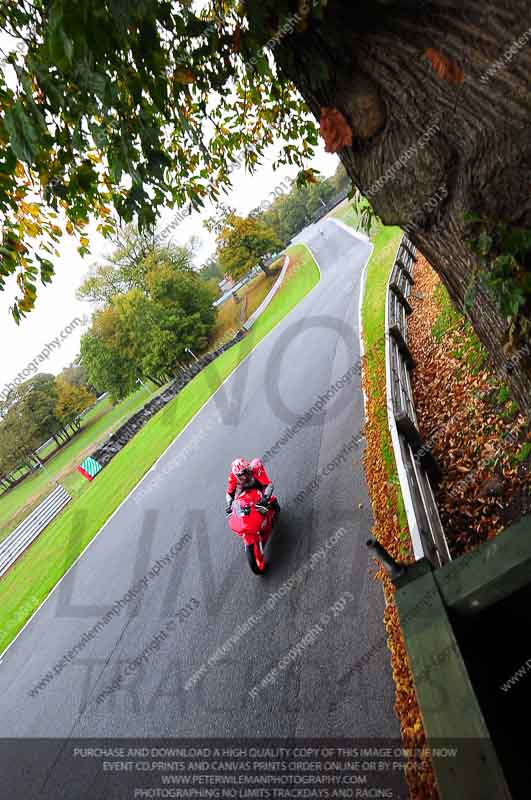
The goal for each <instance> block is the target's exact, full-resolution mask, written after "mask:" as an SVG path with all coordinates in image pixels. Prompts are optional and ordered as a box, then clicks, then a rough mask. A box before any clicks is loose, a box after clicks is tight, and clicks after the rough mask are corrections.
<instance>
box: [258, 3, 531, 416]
mask: <svg viewBox="0 0 531 800" xmlns="http://www.w3.org/2000/svg"><path fill="white" fill-rule="evenodd" d="M277 4H278V0H260V3H258V0H248V5H249V14H250V18H251V22H252V18H253V13H255V14H256V19H257V20H258V19H260V16H261V14H263V7H264V5H265V6H267V7H268V10H270V11H271V14H272V15H273V16H272V17H271V24H272V25H273V26H274V24H280V20H279V19H278V17H277V18H275V17H274V13H275V7H276V6H277ZM310 6H311V3H310ZM301 7H302V6H299V4H298V3H296V2H294V3H293V12H297V10H298V8H301ZM260 8H261V9H262V11H261V12H260ZM277 20H278V22H277ZM511 47H512V50H509V48H511ZM426 51H428V53H426ZM273 52H274V56H275V59H276V61H277V63H278V65H279V66H280V67H281V69H282V70H283V71H284V73H285V74H286V75H287V76H288V77H289V78H290V79H291V80H292V81H293V82H294V83H295V85H296V86H297V87H298V89H299V91H300V92H301V93H302V95H303V97H304V98H305V100H306V102H307V103H308V106H309V107H310V109H311V111H312V112H313V114H314V115H315V117H316V118H317V119H319V118H320V115H321V108H323V107H325V108H335V109H338V110H339V111H340V112H341V113H342V114H343V116H344V117H345V119H346V120H347V122H348V124H349V126H350V127H351V128H352V130H353V142H352V146H346V147H344V148H343V149H341V150H340V152H339V156H340V158H341V161H342V162H343V164H344V166H345V168H346V169H347V171H348V173H349V175H350V176H351V177H352V179H353V180H354V183H355V184H356V186H357V187H358V188H359V189H360V190H361V192H362V193H363V194H365V195H368V196H370V200H371V204H372V206H373V208H374V209H375V211H376V212H377V214H378V215H379V216H380V217H381V218H382V220H383V222H384V223H385V224H386V225H399V226H401V227H406V226H408V225H410V226H411V234H410V235H411V239H412V240H413V242H414V243H415V244H416V245H417V246H418V247H419V249H420V250H421V252H422V253H423V254H424V255H425V256H426V258H427V259H428V260H429V261H430V263H431V264H432V265H433V267H434V268H435V269H436V270H437V272H438V274H439V275H440V277H441V279H442V281H443V283H444V284H445V286H446V287H447V289H448V291H449V293H450V296H451V297H452V299H453V300H454V302H455V303H456V305H457V306H458V307H459V308H460V309H461V310H465V302H464V301H465V295H466V294H467V289H469V288H470V286H471V282H472V279H473V277H474V275H475V273H476V270H478V269H479V268H480V266H481V264H480V261H479V259H478V258H477V256H476V255H474V253H473V252H472V250H471V248H470V245H469V243H468V241H467V239H468V237H469V231H468V229H467V228H466V225H467V221H466V220H467V215H469V214H472V213H473V214H478V215H480V216H481V217H483V218H487V219H489V220H493V221H503V222H505V223H507V224H510V225H517V226H521V227H523V228H528V229H529V228H531V199H530V192H529V186H530V184H531V141H530V136H529V117H530V112H531V92H530V91H529V85H528V82H529V75H530V73H531V11H530V7H529V3H528V2H527V0H469V2H467V3H462V2H460V0H435V2H429V0H423V1H422V0H421V1H420V2H416V0H395V2H393V0H391V2H389V0H385V2H384V0H380V2H377V0H370V2H369V0H367V2H364V3H361V2H360V3H345V2H341V0H330V2H328V4H327V5H326V7H325V10H324V15H323V19H322V20H321V21H318V20H312V21H311V22H310V25H309V26H308V27H307V29H306V30H305V31H304V32H299V33H297V32H295V33H294V34H293V35H291V36H284V37H283V38H281V40H280V43H279V44H278V46H277V47H275V49H274V51H273ZM498 60H499V61H498ZM421 137H424V138H423V139H421ZM398 159H401V161H400V162H399V161H398ZM391 168H393V170H392V172H389V170H390V169H391ZM386 173H387V174H386ZM380 179H381V180H380ZM378 181H380V183H379V184H378V183H377V182H378ZM441 197H442V200H441V199H440V198H441ZM433 198H437V201H436V208H435V209H434V210H432V211H429V212H428V213H427V214H426V213H424V212H423V213H422V214H420V215H419V211H420V210H422V209H423V208H426V207H427V206H428V204H429V203H430V202H431V201H432V199H433ZM412 223H414V224H412ZM524 266H525V269H526V270H528V269H529V267H528V265H524ZM498 308H499V305H498V302H497V301H496V298H494V297H493V296H492V295H491V294H490V293H489V292H488V291H487V290H486V289H485V288H483V287H482V286H477V289H476V293H475V297H474V299H473V302H472V305H471V306H470V308H469V309H468V311H467V313H468V316H469V318H470V320H471V322H472V325H473V327H474V329H475V331H476V332H477V334H478V336H479V338H480V339H481V341H482V342H483V344H484V345H485V346H486V348H487V350H488V352H489V354H490V356H491V358H492V362H493V365H494V367H495V368H496V369H497V371H498V373H499V374H500V375H501V376H503V378H504V379H505V380H506V381H507V382H508V384H509V386H510V389H511V390H512V393H513V395H514V398H515V399H516V400H517V402H518V403H519V405H520V407H521V408H522V410H523V411H524V412H525V413H527V415H528V416H531V359H530V358H529V356H528V355H525V353H524V355H523V357H522V355H521V354H522V348H525V347H526V337H525V336H524V337H522V338H520V340H519V341H517V342H516V343H514V344H511V343H509V342H508V323H507V320H506V319H505V318H503V317H502V315H501V313H500V311H499V310H498ZM530 308H531V297H528V296H527V295H526V305H525V306H524V309H523V313H522V317H525V319H530V318H531V313H530V311H529V309H530ZM527 342H529V337H527ZM504 348H505V350H504ZM517 354H519V355H518V358H516V355H517ZM511 357H513V369H512V371H510V370H511V364H510V362H509V359H510V358H511Z"/></svg>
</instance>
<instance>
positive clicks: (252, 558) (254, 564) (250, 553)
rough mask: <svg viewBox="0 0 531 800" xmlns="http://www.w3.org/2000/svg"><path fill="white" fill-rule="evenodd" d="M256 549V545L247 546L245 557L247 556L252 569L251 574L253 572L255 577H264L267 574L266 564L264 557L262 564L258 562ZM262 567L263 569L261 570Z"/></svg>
mask: <svg viewBox="0 0 531 800" xmlns="http://www.w3.org/2000/svg"><path fill="white" fill-rule="evenodd" d="M254 548H255V545H254V544H247V545H245V555H246V556H247V561H248V563H249V566H250V568H251V572H253V573H254V574H255V575H263V574H264V572H265V563H264V560H263V556H262V559H261V562H262V563H261V564H260V562H259V561H257V558H256V555H255V551H254ZM260 566H261V567H262V568H261V569H260Z"/></svg>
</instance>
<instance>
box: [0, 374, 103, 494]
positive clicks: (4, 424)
mask: <svg viewBox="0 0 531 800" xmlns="http://www.w3.org/2000/svg"><path fill="white" fill-rule="evenodd" d="M95 400H96V396H95V394H94V393H93V392H92V391H91V389H90V388H89V386H88V385H87V383H86V376H85V374H84V370H83V369H82V367H80V366H79V365H72V366H70V367H67V368H66V369H65V370H63V372H62V373H61V374H60V375H58V376H57V377H56V376H54V375H49V374H46V373H37V374H36V375H34V376H33V377H31V378H30V379H29V380H27V381H25V382H24V383H21V384H20V385H19V386H16V387H15V388H14V389H12V390H11V391H10V392H9V394H8V395H7V397H6V399H5V400H3V401H2V402H1V403H0V485H1V486H3V487H4V488H9V487H10V486H12V485H13V483H14V482H15V479H14V477H13V475H12V473H13V472H15V471H16V470H17V469H20V468H24V467H25V468H26V469H28V470H29V471H30V472H31V471H33V470H36V469H38V468H39V467H41V466H42V460H41V458H40V457H39V455H38V454H37V450H38V449H39V448H40V446H41V445H42V444H43V443H44V442H45V441H47V440H48V439H53V440H54V441H55V443H56V445H57V446H58V447H60V446H61V445H63V444H65V443H66V442H68V441H69V440H70V438H71V437H72V436H73V435H74V434H76V433H77V432H78V431H79V428H80V425H81V422H80V418H79V415H80V414H81V412H82V411H84V410H85V409H86V408H88V406H91V405H92V404H93V403H94V402H95Z"/></svg>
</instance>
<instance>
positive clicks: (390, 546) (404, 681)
mask: <svg viewBox="0 0 531 800" xmlns="http://www.w3.org/2000/svg"><path fill="white" fill-rule="evenodd" d="M379 362H380V363H379V369H378V371H377V372H376V373H374V372H373V373H372V375H371V376H370V378H369V375H368V369H367V356H365V357H364V361H363V372H362V384H363V389H364V391H365V393H366V395H367V409H366V417H367V422H366V426H365V437H366V440H367V448H366V450H365V453H364V456H363V463H364V468H365V475H366V478H367V484H368V488H369V495H370V498H371V506H372V512H373V517H374V527H373V530H372V533H373V536H374V538H375V539H377V540H378V541H379V542H380V544H382V545H383V547H385V549H386V550H387V551H388V552H389V553H390V554H391V555H392V556H393V557H394V558H396V559H398V560H400V561H403V560H404V554H403V548H404V532H403V531H402V530H401V529H400V525H399V520H398V516H397V513H396V510H397V487H396V484H393V483H392V482H391V480H390V477H391V476H390V475H389V473H388V468H387V465H386V463H385V461H384V459H383V454H382V445H383V442H382V437H385V438H386V443H387V446H388V447H391V438H390V435H389V431H388V430H387V428H385V429H384V428H383V427H382V424H381V422H380V421H379V420H380V419H381V416H382V413H383V414H384V415H386V413H387V412H386V405H385V404H386V393H385V361H384V358H383V357H382V358H381V359H379ZM384 418H386V417H384ZM408 539H409V536H408ZM407 560H408V561H413V556H412V554H411V552H410V554H409V558H408V559H407ZM375 566H376V569H375V573H374V577H375V578H377V579H378V580H380V581H381V582H382V584H383V590H384V595H385V602H386V609H385V614H384V624H385V628H386V631H387V644H388V647H389V651H390V653H391V669H392V672H393V680H394V682H395V685H396V695H395V712H396V715H397V717H398V720H399V722H400V732H401V736H402V742H403V746H404V748H411V749H412V750H415V751H417V752H418V750H422V749H424V748H425V747H427V740H426V734H425V733H424V728H423V726H422V720H421V717H420V710H419V707H418V704H417V698H416V694H415V689H414V686H413V678H412V675H411V670H410V668H409V661H408V658H407V653H406V648H405V644H404V637H403V635H402V630H401V628H400V622H399V619H398V612H397V609H396V606H395V604H394V586H393V584H392V582H391V580H390V578H389V576H388V575H387V572H386V571H385V569H384V568H383V567H382V566H380V564H379V562H378V561H376V559H375ZM405 777H406V780H407V783H408V786H409V791H410V798H411V800H436V799H437V798H438V792H437V788H436V783H435V775H434V772H433V767H432V765H431V761H430V760H429V757H428V758H427V759H426V760H424V761H419V760H416V761H415V760H411V761H409V762H408V764H407V767H406V774H405Z"/></svg>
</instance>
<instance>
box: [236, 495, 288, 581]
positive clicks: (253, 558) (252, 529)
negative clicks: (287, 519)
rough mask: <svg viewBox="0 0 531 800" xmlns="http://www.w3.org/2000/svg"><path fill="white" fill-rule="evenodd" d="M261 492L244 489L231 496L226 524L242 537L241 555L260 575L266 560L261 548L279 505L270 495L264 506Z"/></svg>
mask: <svg viewBox="0 0 531 800" xmlns="http://www.w3.org/2000/svg"><path fill="white" fill-rule="evenodd" d="M261 499H262V492H261V491H260V490H259V489H246V490H245V491H243V492H242V493H241V494H240V495H238V497H237V498H236V499H235V500H234V502H233V504H232V511H231V514H230V517H229V528H230V529H231V530H232V531H234V533H236V534H237V535H238V536H241V538H242V539H243V544H244V546H245V555H246V556H247V561H248V562H249V566H250V567H251V570H252V571H253V572H254V574H255V575H263V573H264V571H265V568H266V563H265V557H264V551H265V547H266V544H267V542H268V541H269V538H270V537H271V534H272V533H273V529H274V527H275V523H276V520H277V516H278V512H279V510H280V507H279V505H278V500H277V498H276V497H274V496H272V497H271V499H270V500H269V503H268V504H267V505H266V506H261V505H260V500H261Z"/></svg>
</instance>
